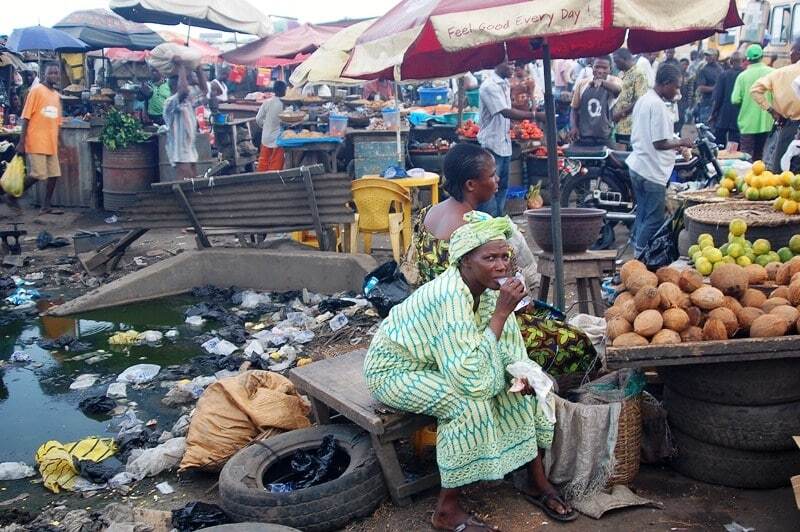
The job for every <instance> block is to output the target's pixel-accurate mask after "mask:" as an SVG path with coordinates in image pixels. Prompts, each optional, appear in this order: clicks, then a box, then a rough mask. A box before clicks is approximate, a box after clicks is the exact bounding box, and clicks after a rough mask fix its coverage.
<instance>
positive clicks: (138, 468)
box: [125, 438, 186, 480]
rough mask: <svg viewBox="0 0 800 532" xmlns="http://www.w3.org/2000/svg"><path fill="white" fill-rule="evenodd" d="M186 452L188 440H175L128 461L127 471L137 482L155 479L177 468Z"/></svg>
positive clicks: (145, 451)
mask: <svg viewBox="0 0 800 532" xmlns="http://www.w3.org/2000/svg"><path fill="white" fill-rule="evenodd" d="M184 452H186V438H173V439H171V440H168V441H166V442H164V443H162V444H161V445H159V446H157V447H154V448H152V449H145V450H144V451H141V452H139V454H138V455H137V454H136V453H134V454H133V455H132V456H131V458H130V459H129V460H128V465H127V466H126V467H125V471H127V472H128V473H130V474H131V475H133V476H134V477H135V478H136V479H137V480H142V479H143V478H144V477H153V476H156V475H158V474H159V473H161V472H162V471H166V470H168V469H172V468H173V467H177V465H178V464H179V463H180V461H181V458H183V453H184Z"/></svg>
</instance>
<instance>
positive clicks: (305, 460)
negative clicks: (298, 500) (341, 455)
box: [266, 435, 336, 493]
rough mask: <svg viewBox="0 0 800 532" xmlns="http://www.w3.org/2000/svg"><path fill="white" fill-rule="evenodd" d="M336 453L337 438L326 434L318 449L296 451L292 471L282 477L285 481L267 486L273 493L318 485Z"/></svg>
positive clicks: (292, 458)
mask: <svg viewBox="0 0 800 532" xmlns="http://www.w3.org/2000/svg"><path fill="white" fill-rule="evenodd" d="M335 454H336V438H334V437H333V436H332V435H328V436H325V437H324V438H323V439H322V443H321V444H320V446H319V448H318V449H310V450H305V449H301V450H299V451H295V452H294V454H292V457H291V462H290V463H291V468H292V469H291V473H289V474H288V475H283V476H282V477H281V480H282V481H283V482H278V483H274V484H268V485H267V486H266V488H267V489H268V490H269V491H270V492H271V493H288V492H292V491H295V490H298V489H304V488H309V487H311V486H316V485H317V484H319V483H320V482H322V481H323V479H324V478H325V476H326V475H327V474H328V471H329V470H330V468H331V465H333V458H334V455H335Z"/></svg>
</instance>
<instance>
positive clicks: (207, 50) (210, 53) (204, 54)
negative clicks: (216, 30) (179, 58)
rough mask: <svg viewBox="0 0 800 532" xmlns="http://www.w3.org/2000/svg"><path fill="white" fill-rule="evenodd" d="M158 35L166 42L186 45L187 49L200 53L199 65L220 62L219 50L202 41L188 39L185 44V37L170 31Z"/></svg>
mask: <svg viewBox="0 0 800 532" xmlns="http://www.w3.org/2000/svg"><path fill="white" fill-rule="evenodd" d="M158 34H159V35H161V36H162V37H163V38H164V40H165V41H167V42H173V43H176V44H182V45H186V46H188V47H189V48H192V49H193V50H196V51H198V52H200V62H201V63H204V64H215V63H220V62H221V59H220V54H222V52H221V51H220V50H219V48H215V47H214V46H211V45H210V44H208V43H207V42H205V41H202V40H200V39H189V42H188V44H187V42H186V37H183V36H181V35H179V34H177V33H174V32H172V31H169V30H164V31H160V32H158Z"/></svg>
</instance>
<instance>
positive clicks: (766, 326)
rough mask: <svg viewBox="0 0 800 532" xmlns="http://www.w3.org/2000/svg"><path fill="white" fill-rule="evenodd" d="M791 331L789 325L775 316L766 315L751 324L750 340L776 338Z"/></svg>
mask: <svg viewBox="0 0 800 532" xmlns="http://www.w3.org/2000/svg"><path fill="white" fill-rule="evenodd" d="M788 330H789V324H788V323H786V320H784V319H783V318H782V317H780V316H776V315H775V314H764V315H763V316H759V317H758V318H756V319H754V320H753V323H751V324H750V338H774V337H776V336H783V335H784V334H786V331H788Z"/></svg>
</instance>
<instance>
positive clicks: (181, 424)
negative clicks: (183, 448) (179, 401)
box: [169, 415, 190, 437]
mask: <svg viewBox="0 0 800 532" xmlns="http://www.w3.org/2000/svg"><path fill="white" fill-rule="evenodd" d="M189 423H190V421H189V416H188V415H183V416H181V417H179V418H178V421H176V422H175V424H174V425H172V428H171V429H170V430H169V431H170V432H171V433H172V434H173V435H174V436H176V437H181V436H186V433H187V432H189Z"/></svg>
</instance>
